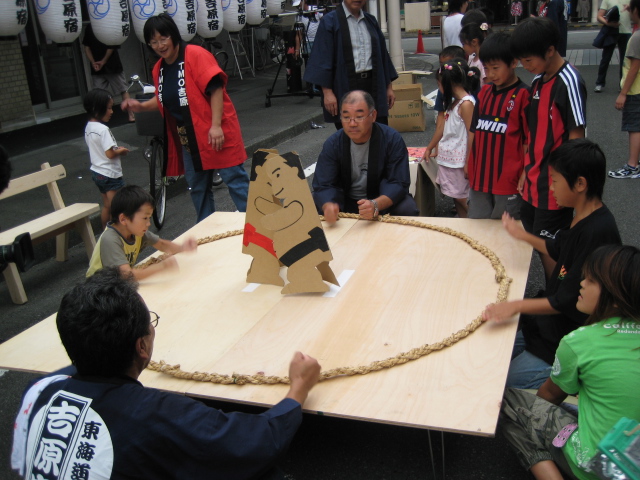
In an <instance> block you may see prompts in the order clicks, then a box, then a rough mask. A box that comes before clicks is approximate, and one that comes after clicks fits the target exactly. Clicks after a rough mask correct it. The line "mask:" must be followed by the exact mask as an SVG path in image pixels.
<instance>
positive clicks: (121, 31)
mask: <svg viewBox="0 0 640 480" xmlns="http://www.w3.org/2000/svg"><path fill="white" fill-rule="evenodd" d="M87 9H88V11H89V20H90V21H91V27H92V28H93V33H94V35H95V36H96V38H97V39H98V40H100V41H101V42H102V43H104V44H105V45H122V44H123V43H124V41H125V40H126V39H127V38H129V34H130V33H131V25H130V23H129V4H128V3H127V0H87Z"/></svg>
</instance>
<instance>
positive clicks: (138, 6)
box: [129, 0, 164, 43]
mask: <svg viewBox="0 0 640 480" xmlns="http://www.w3.org/2000/svg"><path fill="white" fill-rule="evenodd" d="M129 1H130V3H131V23H133V31H134V32H136V37H138V40H140V41H141V42H142V43H145V41H144V33H143V32H144V24H145V23H146V22H147V20H149V18H150V17H153V16H155V15H160V14H161V13H162V12H164V8H163V6H162V0H129Z"/></svg>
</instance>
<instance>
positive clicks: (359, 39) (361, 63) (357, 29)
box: [342, 3, 373, 73]
mask: <svg viewBox="0 0 640 480" xmlns="http://www.w3.org/2000/svg"><path fill="white" fill-rule="evenodd" d="M342 8H344V13H345V14H346V15H347V25H349V36H350V37H351V48H353V61H354V62H355V64H356V73H361V72H368V71H370V70H371V69H372V68H373V63H372V60H371V55H372V50H371V48H372V47H371V34H370V33H369V29H368V28H367V22H365V20H364V12H363V11H362V10H360V16H359V17H358V18H356V17H354V15H353V14H352V13H351V12H350V11H349V10H348V9H347V7H346V5H345V4H344V3H343V4H342Z"/></svg>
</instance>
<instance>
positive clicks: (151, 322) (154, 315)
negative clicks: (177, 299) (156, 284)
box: [149, 310, 160, 328]
mask: <svg viewBox="0 0 640 480" xmlns="http://www.w3.org/2000/svg"><path fill="white" fill-rule="evenodd" d="M149 315H150V316H151V321H150V322H149V323H150V324H151V325H153V328H156V327H157V326H158V320H160V315H158V314H157V313H156V312H152V311H151V310H149ZM154 317H155V318H154Z"/></svg>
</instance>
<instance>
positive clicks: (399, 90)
mask: <svg viewBox="0 0 640 480" xmlns="http://www.w3.org/2000/svg"><path fill="white" fill-rule="evenodd" d="M393 93H394V94H395V96H396V101H402V100H420V97H422V84H420V83H413V84H408V85H407V84H399V85H396V84H393Z"/></svg>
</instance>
